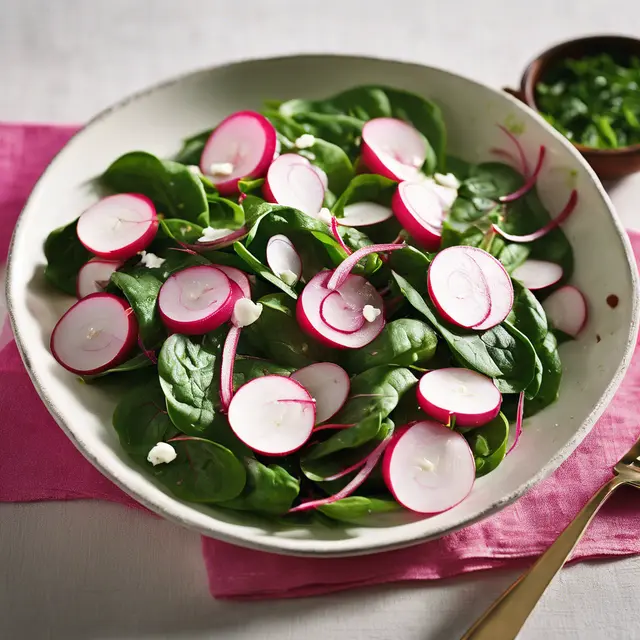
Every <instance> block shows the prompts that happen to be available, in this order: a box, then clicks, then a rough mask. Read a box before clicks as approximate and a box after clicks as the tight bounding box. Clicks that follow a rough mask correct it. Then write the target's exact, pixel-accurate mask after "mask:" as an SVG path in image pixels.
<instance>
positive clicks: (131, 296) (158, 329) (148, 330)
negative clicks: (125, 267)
mask: <svg viewBox="0 0 640 640" xmlns="http://www.w3.org/2000/svg"><path fill="white" fill-rule="evenodd" d="M111 282H112V283H113V284H114V285H115V286H116V287H118V289H120V290H121V291H122V293H124V295H125V296H126V298H127V300H128V301H129V304H130V305H131V307H132V308H133V311H134V313H135V314H136V318H137V320H138V327H139V330H140V338H141V339H142V342H143V343H144V345H145V347H146V348H147V349H153V348H155V347H156V346H157V345H158V344H160V342H162V339H163V338H164V336H165V330H164V326H163V325H162V321H161V320H160V314H159V313H158V293H159V292H160V287H161V286H162V282H161V281H160V280H159V279H158V278H156V276H154V275H153V274H152V273H150V272H149V271H148V270H144V269H140V270H132V271H131V273H123V272H121V271H116V272H115V273H112V274H111Z"/></svg>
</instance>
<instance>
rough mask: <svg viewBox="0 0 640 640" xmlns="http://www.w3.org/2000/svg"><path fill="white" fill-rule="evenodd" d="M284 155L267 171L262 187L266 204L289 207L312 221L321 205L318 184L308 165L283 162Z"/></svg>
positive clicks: (323, 190)
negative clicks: (273, 203) (271, 203)
mask: <svg viewBox="0 0 640 640" xmlns="http://www.w3.org/2000/svg"><path fill="white" fill-rule="evenodd" d="M287 155H289V154H286V155H284V156H280V157H279V158H277V159H276V160H275V161H274V162H273V164H272V165H271V166H270V167H269V171H267V178H266V180H265V183H264V185H263V187H262V188H263V191H264V195H265V197H266V199H267V200H269V201H270V202H276V203H278V204H281V205H284V206H286V207H293V208H294V209H298V210H299V211H302V212H303V213H306V214H307V215H309V216H311V217H313V218H316V217H317V216H318V213H320V209H321V208H322V203H323V201H324V193H325V189H324V186H323V185H322V180H320V178H319V177H318V174H317V173H316V172H315V171H314V170H313V168H312V167H311V165H310V164H304V163H301V162H292V161H291V160H289V159H286V158H287ZM283 158H284V159H285V160H284V161H283Z"/></svg>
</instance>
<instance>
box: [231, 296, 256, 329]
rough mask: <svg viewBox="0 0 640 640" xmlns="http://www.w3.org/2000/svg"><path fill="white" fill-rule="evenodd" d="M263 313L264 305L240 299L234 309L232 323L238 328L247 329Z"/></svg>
mask: <svg viewBox="0 0 640 640" xmlns="http://www.w3.org/2000/svg"><path fill="white" fill-rule="evenodd" d="M261 313H262V304H261V303H260V302H257V303H256V302H254V301H253V300H251V299H249V298H240V300H238V301H237V302H236V304H235V306H234V307H233V316H232V318H231V322H232V323H233V324H234V325H235V326H236V327H246V326H248V325H250V324H253V323H254V322H255V321H256V320H257V319H258V318H259V317H260V314H261Z"/></svg>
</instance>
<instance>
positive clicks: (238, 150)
mask: <svg viewBox="0 0 640 640" xmlns="http://www.w3.org/2000/svg"><path fill="white" fill-rule="evenodd" d="M276 142H277V136H276V130H275V129H274V128H273V125H272V124H271V123H270V122H269V121H268V120H267V119H266V118H265V117H264V116H263V115H260V114H259V113H256V112H255V111H239V112H238V113H234V114H232V115H230V116H229V117H227V118H225V119H224V120H223V121H222V122H221V123H220V124H219V125H218V126H217V127H216V128H215V129H214V130H213V133H212V134H211V135H210V136H209V139H208V140H207V143H206V144H205V147H204V150H203V152H202V156H201V158H200V170H201V171H202V173H204V174H205V175H206V176H208V177H209V179H210V180H211V182H213V184H215V185H216V188H217V189H218V191H219V192H220V193H221V194H222V195H230V194H234V193H237V192H238V182H239V180H241V179H242V178H262V177H263V176H264V175H265V173H266V172H267V169H268V167H269V165H270V164H271V161H272V160H273V156H274V154H275V152H276Z"/></svg>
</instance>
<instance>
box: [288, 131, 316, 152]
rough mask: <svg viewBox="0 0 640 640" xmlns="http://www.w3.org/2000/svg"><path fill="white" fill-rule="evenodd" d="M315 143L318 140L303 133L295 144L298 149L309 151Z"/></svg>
mask: <svg viewBox="0 0 640 640" xmlns="http://www.w3.org/2000/svg"><path fill="white" fill-rule="evenodd" d="M315 143H316V139H315V138H314V137H313V136H312V135H311V134H310V133H303V134H302V135H301V136H300V137H299V138H297V139H296V141H295V142H294V143H293V144H295V145H296V149H308V148H309V147H313V145H314V144H315Z"/></svg>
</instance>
